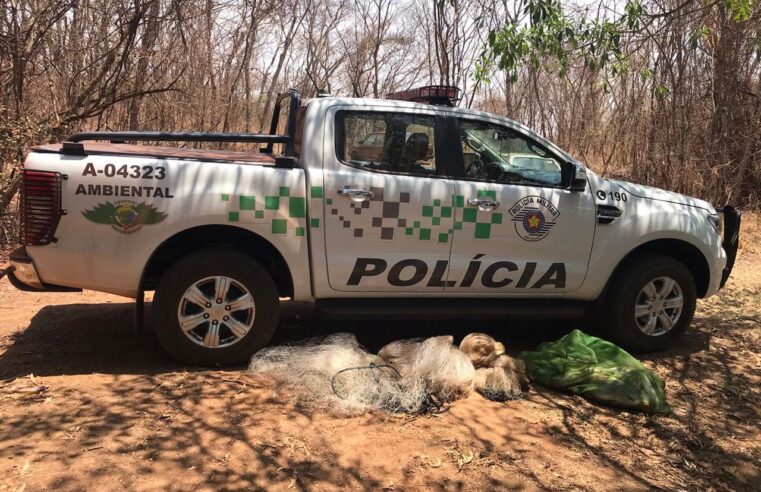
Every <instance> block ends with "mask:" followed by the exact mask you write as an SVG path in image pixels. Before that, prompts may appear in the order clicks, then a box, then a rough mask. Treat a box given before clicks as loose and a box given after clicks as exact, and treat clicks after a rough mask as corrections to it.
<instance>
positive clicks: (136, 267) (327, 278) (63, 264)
mask: <svg viewBox="0 0 761 492" xmlns="http://www.w3.org/2000/svg"><path fill="white" fill-rule="evenodd" d="M456 94H457V92H456V89H453V88H447V87H442V86H434V87H427V88H422V89H418V90H413V91H406V92H405V93H403V94H401V95H399V94H397V95H395V96H394V97H392V98H390V99H383V100H375V99H351V98H341V97H318V98H315V99H308V100H303V101H302V100H300V98H299V96H298V93H296V92H295V91H291V92H290V93H289V94H286V95H283V96H282V97H280V98H279V99H278V104H277V106H276V109H275V114H274V115H273V122H272V127H271V132H270V134H206V133H157V132H103V133H85V134H75V135H72V136H71V137H69V139H68V140H67V141H66V142H64V143H63V144H54V145H43V146H39V147H35V148H33V149H32V150H31V152H30V153H29V155H28V157H27V158H26V161H25V163H24V184H23V187H22V201H23V203H22V208H23V217H22V219H23V224H24V228H23V229H24V231H23V234H24V237H23V238H22V240H23V246H22V247H21V248H19V249H18V250H16V251H15V252H14V253H13V254H12V257H11V264H12V266H11V267H10V268H9V269H8V271H7V273H8V276H9V278H10V280H11V282H13V284H14V285H16V286H17V287H19V288H22V289H27V290H29V289H31V290H61V289H91V290H97V291H103V292H110V293H113V294H118V295H122V296H127V297H131V298H135V299H137V300H138V303H137V306H138V314H140V312H141V311H140V309H141V307H142V296H143V292H145V291H149V290H155V291H156V292H155V296H154V304H153V310H154V329H155V330H156V333H157V335H158V338H159V339H160V341H161V342H162V344H163V345H164V346H165V348H166V349H167V350H168V351H169V352H170V353H171V354H172V355H173V356H174V357H176V358H178V359H180V360H182V361H187V362H191V363H201V364H237V363H241V362H245V361H246V360H247V359H248V358H249V357H250V356H251V355H252V354H253V353H254V352H255V351H256V350H258V349H260V348H262V347H263V346H265V345H266V344H267V343H268V341H269V340H270V338H271V337H272V335H273V333H274V331H275V329H276V327H277V322H278V310H279V298H283V297H289V298H291V299H293V300H296V301H314V302H315V304H316V306H317V307H318V308H319V309H322V310H324V311H325V312H327V313H329V314H331V315H334V316H342V317H356V316H367V315H373V316H385V317H401V318H410V317H425V318H451V317H462V318H468V319H474V318H486V317H489V318H508V317H519V316H520V317H533V318H547V317H554V316H559V317H581V316H585V315H592V316H594V317H595V318H596V319H598V320H600V322H601V324H602V326H603V327H604V329H605V330H606V333H607V335H608V336H609V337H610V338H611V339H613V340H615V341H616V342H618V343H620V344H621V345H623V346H625V347H626V348H628V349H630V350H635V351H652V350H660V349H663V348H666V347H667V346H669V345H670V344H671V343H673V341H674V340H675V338H676V337H677V336H678V335H679V334H680V333H681V332H683V331H684V330H685V329H686V328H687V327H688V325H689V324H690V322H691V320H692V317H693V313H694V311H695V305H696V299H697V298H699V297H708V296H711V295H712V294H714V293H715V292H716V291H717V290H718V289H719V288H720V287H721V286H723V285H724V283H725V282H726V281H727V278H728V276H729V274H730V272H731V269H732V265H733V263H734V258H735V254H736V251H737V244H738V234H739V233H738V231H739V221H740V214H739V212H737V211H736V210H735V209H734V208H733V207H731V206H726V207H724V208H723V209H722V210H721V211H720V212H719V213H717V211H716V210H715V209H714V207H713V206H711V205H710V204H709V203H707V202H705V201H702V200H699V199H696V198H690V197H687V196H683V195H679V194H676V193H671V192H668V191H663V190H659V189H655V188H649V187H645V186H640V185H636V184H633V183H627V182H623V181H616V180H611V179H606V178H603V177H601V176H598V175H597V174H595V173H594V172H592V171H591V170H590V169H588V168H586V167H585V166H584V165H583V164H582V163H580V162H578V161H577V160H576V159H574V158H573V157H572V156H571V155H569V154H568V153H566V152H565V151H563V150H562V149H560V148H558V147H557V146H555V145H554V144H552V143H551V142H549V141H547V140H545V139H544V138H542V137H540V136H539V135H537V134H536V133H534V132H533V131H531V130H530V129H528V128H526V127H525V126H523V125H521V124H518V123H516V122H514V121H511V120H509V119H506V118H503V117H499V116H496V115H493V114H487V113H482V112H478V111H473V110H469V109H462V108H456V107H451V106H447V105H446V103H449V102H451V100H452V98H453V97H455V96H456ZM399 99H408V100H399ZM410 100H412V101H416V102H411V101H410ZM421 101H431V102H438V103H441V102H443V103H445V104H444V105H441V104H438V105H435V104H426V103H424V102H421ZM286 107H288V112H287V117H286V118H285V120H284V121H280V113H281V112H282V113H283V114H286V112H285V111H284V110H285V108H286ZM281 108H282V111H281ZM283 124H284V125H283ZM281 126H285V131H284V133H283V134H277V133H276V132H277V129H278V128H279V127H281ZM370 136H372V142H373V145H377V150H376V151H374V152H369V151H368V145H369V144H368V142H370V141H369V140H368V137H370ZM378 139H380V142H376V140H378ZM96 140H100V141H103V140H105V141H107V143H97V142H95V141H96ZM146 140H148V141H164V140H184V141H190V142H195V141H205V142H217V141H225V142H230V141H235V142H249V143H251V142H253V143H257V144H262V145H264V147H263V148H261V149H260V152H240V151H221V150H208V149H206V150H204V149H191V148H172V147H158V146H139V145H133V144H128V143H126V142H127V141H146ZM276 145H277V146H281V147H282V149H281V151H280V152H276V151H275V146H276Z"/></svg>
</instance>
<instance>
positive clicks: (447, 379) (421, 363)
mask: <svg viewBox="0 0 761 492" xmlns="http://www.w3.org/2000/svg"><path fill="white" fill-rule="evenodd" d="M452 342H453V337H451V336H440V337H431V338H426V339H423V340H421V339H410V340H399V341H396V342H391V343H389V344H388V345H386V346H385V347H383V348H382V349H380V351H379V352H378V356H379V357H380V358H382V359H383V360H384V361H386V363H388V364H389V365H391V366H392V367H394V368H395V369H396V370H397V371H399V373H400V374H401V375H402V376H404V377H411V376H414V377H419V378H422V379H423V380H424V381H425V383H426V388H427V390H428V392H429V393H431V394H432V395H433V396H434V397H435V398H436V399H437V400H438V401H440V402H448V401H453V400H456V399H458V398H462V397H463V396H465V395H467V393H468V391H469V390H470V387H471V384H472V382H473V374H474V372H475V369H474V368H473V364H472V363H471V362H470V359H468V356H467V355H465V354H464V353H462V352H461V351H460V350H459V349H458V348H457V347H455V346H454V345H452Z"/></svg>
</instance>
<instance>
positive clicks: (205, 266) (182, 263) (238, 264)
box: [153, 248, 280, 366]
mask: <svg viewBox="0 0 761 492" xmlns="http://www.w3.org/2000/svg"><path fill="white" fill-rule="evenodd" d="M217 276H223V277H227V278H230V279H232V280H234V281H235V282H237V285H238V286H242V287H244V288H245V289H247V290H248V292H249V293H250V298H252V299H253V308H252V309H251V310H244V311H240V312H236V313H234V315H235V316H238V315H240V313H243V314H242V315H241V316H240V317H241V318H243V319H244V321H246V323H244V324H247V323H250V320H251V318H249V317H248V316H251V317H252V318H253V324H251V325H250V328H249V330H248V332H247V333H245V335H243V336H240V337H236V336H235V334H234V333H233V331H232V330H231V329H229V328H228V327H227V325H225V324H224V323H225V322H222V321H221V320H220V321H218V322H217V323H218V326H219V328H217V330H218V331H217V337H216V341H217V343H219V344H220V345H224V342H225V341H227V343H229V345H228V346H219V347H217V348H209V347H206V346H203V345H201V343H204V342H203V340H205V338H202V339H201V340H197V339H198V337H202V336H203V333H204V330H207V333H208V330H209V329H210V327H211V325H210V323H211V322H210V321H209V322H207V323H206V326H204V325H199V326H198V327H197V328H195V329H194V330H193V331H189V333H190V335H186V334H185V332H184V331H183V329H182V328H181V327H180V321H179V319H178V318H179V312H180V311H179V310H180V309H183V310H186V309H195V310H196V311H199V310H197V306H196V305H194V304H193V303H190V304H188V302H187V301H183V297H184V296H185V293H186V291H187V290H188V289H189V288H190V287H191V286H194V285H196V284H197V283H198V282H200V281H201V280H202V279H207V278H209V277H217ZM203 285H204V287H205V286H206V284H203ZM235 285H236V284H233V287H230V291H229V294H228V296H233V295H236V294H238V293H240V292H242V291H241V290H239V289H237V288H236V287H235ZM210 295H211V296H213V293H212V294H210ZM228 299H232V297H228ZM227 302H228V301H224V302H223V303H221V304H222V305H227ZM229 302H232V301H229ZM181 303H182V305H181ZM211 304H212V307H214V308H217V305H216V304H215V303H211ZM217 309H218V308H217ZM153 311H154V320H155V321H154V328H155V331H156V336H157V337H158V339H159V341H160V342H161V345H163V346H164V348H165V349H166V350H167V352H169V354H170V355H171V356H172V357H173V358H174V359H176V360H178V361H179V362H182V363H188V364H194V365H205V366H212V365H223V366H229V365H242V364H247V363H248V361H249V360H250V358H251V356H252V355H253V354H254V353H255V352H256V351H257V350H259V349H261V348H263V347H264V346H266V345H267V343H269V341H270V340H271V339H272V335H273V334H274V333H275V329H276V328H277V323H278V317H279V313H280V303H279V300H278V292H277V288H276V287H275V284H274V282H273V281H272V278H271V277H270V275H269V273H268V272H267V270H265V269H264V268H263V267H262V266H261V265H260V264H259V263H258V262H257V261H256V260H254V259H253V258H251V257H250V256H248V255H246V254H244V253H241V252H240V251H236V250H234V249H220V248H215V249H204V250H199V251H197V252H194V253H191V254H189V255H187V256H184V257H182V258H181V259H179V260H178V261H176V262H175V263H174V264H173V265H172V266H170V267H169V269H168V270H167V271H166V272H165V273H164V275H163V276H162V277H161V280H160V281H159V284H158V287H157V288H156V294H155V296H154V300H153ZM199 312H200V313H201V315H203V313H204V312H205V311H203V309H201V310H200V311H199ZM227 314H230V313H223V312H217V313H216V314H212V315H211V316H212V317H214V316H221V315H227ZM225 319H227V318H225ZM225 330H226V331H225ZM225 335H226V337H225ZM193 339H196V341H193Z"/></svg>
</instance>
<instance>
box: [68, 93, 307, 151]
mask: <svg viewBox="0 0 761 492" xmlns="http://www.w3.org/2000/svg"><path fill="white" fill-rule="evenodd" d="M286 99H288V100H289V102H290V106H289V111H288V120H287V126H286V132H287V134H286V135H278V134H276V133H275V132H276V131H277V126H278V122H279V120H280V112H281V105H282V103H283V101H285V100H286ZM300 102H301V95H300V94H299V91H297V90H296V89H290V90H289V91H288V92H284V93H282V94H278V96H277V99H275V108H274V110H273V112H272V122H271V124H270V132H269V133H218V132H157V131H145V132H143V131H115V132H78V133H73V134H71V135H69V136H68V137H66V140H65V141H64V142H63V144H62V147H61V153H63V154H72V155H86V152H85V148H84V145H83V144H82V142H83V141H86V140H91V141H97V140H105V141H109V142H110V143H125V142H240V143H263V144H267V145H266V147H264V148H262V149H260V152H263V153H268V154H271V153H273V146H274V144H285V149H284V152H283V156H284V157H292V156H293V147H294V141H295V137H296V114H297V112H298V108H299V104H300Z"/></svg>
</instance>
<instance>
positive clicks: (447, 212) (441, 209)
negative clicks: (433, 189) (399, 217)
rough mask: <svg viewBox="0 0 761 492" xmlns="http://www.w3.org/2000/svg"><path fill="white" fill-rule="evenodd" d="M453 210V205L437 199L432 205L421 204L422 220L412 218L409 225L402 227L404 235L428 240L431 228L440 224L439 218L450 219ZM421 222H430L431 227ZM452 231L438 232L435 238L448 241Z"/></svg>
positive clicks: (442, 241) (443, 241)
mask: <svg viewBox="0 0 761 492" xmlns="http://www.w3.org/2000/svg"><path fill="white" fill-rule="evenodd" d="M453 212H454V207H453V206H451V205H443V204H442V203H441V200H439V199H436V200H434V201H433V205H423V206H422V208H421V210H420V215H421V217H422V220H413V221H412V226H411V227H405V228H404V235H405V236H413V237H417V238H418V239H421V240H424V241H427V240H430V239H431V231H432V228H433V227H438V226H440V225H441V219H451V218H452V213H453ZM423 222H425V223H426V225H427V224H428V222H430V225H431V227H424V226H423V225H422V224H423ZM453 233H454V230H453V229H449V230H447V231H446V232H439V233H437V237H436V238H435V239H436V240H438V242H440V243H448V242H449V240H450V239H451V237H452V234H453Z"/></svg>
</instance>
